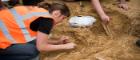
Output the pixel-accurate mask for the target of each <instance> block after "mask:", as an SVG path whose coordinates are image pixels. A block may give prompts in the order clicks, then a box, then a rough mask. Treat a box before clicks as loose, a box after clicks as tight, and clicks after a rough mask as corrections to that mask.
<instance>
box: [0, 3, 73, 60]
mask: <svg viewBox="0 0 140 60" xmlns="http://www.w3.org/2000/svg"><path fill="white" fill-rule="evenodd" d="M22 1H23V4H24V5H25V6H15V7H14V8H12V9H10V10H9V9H7V8H5V9H2V10H1V11H0V60H32V59H33V58H35V57H37V56H38V54H39V52H41V51H43V52H49V51H57V50H69V49H73V48H75V44H74V43H72V42H66V40H69V39H68V37H62V38H60V39H58V40H57V41H52V40H49V39H48V35H49V34H50V33H51V30H52V29H53V26H55V25H56V24H58V23H61V22H62V21H63V20H64V19H65V18H66V17H68V16H70V12H69V9H68V7H67V6H66V5H65V4H63V3H52V4H48V3H42V4H40V5H39V6H37V4H36V1H37V2H38V1H39V0H35V1H32V2H31V3H30V1H29V0H22ZM28 1H29V2H28ZM24 2H25V3H24ZM27 2H28V3H27ZM33 3H34V4H33Z"/></svg>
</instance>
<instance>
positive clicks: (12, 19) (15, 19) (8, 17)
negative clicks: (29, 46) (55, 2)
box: [0, 6, 50, 49]
mask: <svg viewBox="0 0 140 60" xmlns="http://www.w3.org/2000/svg"><path fill="white" fill-rule="evenodd" d="M38 17H50V14H49V12H48V11H47V10H45V9H43V8H38V7H35V8H29V7H25V6H16V7H14V8H12V9H3V10H0V48H1V49H5V48H7V47H9V46H10V45H11V44H16V43H26V42H29V41H32V40H34V39H35V38H36V32H35V31H32V30H31V29H30V24H31V22H33V21H34V20H36V19H37V18H38Z"/></svg>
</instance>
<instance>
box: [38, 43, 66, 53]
mask: <svg viewBox="0 0 140 60" xmlns="http://www.w3.org/2000/svg"><path fill="white" fill-rule="evenodd" d="M64 49H66V47H65V44H62V45H52V44H45V45H42V46H40V47H39V51H44V52H50V51H57V50H64Z"/></svg>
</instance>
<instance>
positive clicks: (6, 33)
mask: <svg viewBox="0 0 140 60" xmlns="http://www.w3.org/2000/svg"><path fill="white" fill-rule="evenodd" d="M0 29H1V30H2V32H3V34H4V35H5V37H6V38H8V39H9V40H10V41H11V42H12V43H16V41H15V40H14V38H13V37H12V36H11V35H10V33H9V31H8V30H7V28H6V25H5V24H4V23H3V22H2V20H0Z"/></svg>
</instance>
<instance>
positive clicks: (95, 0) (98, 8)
mask: <svg viewBox="0 0 140 60" xmlns="http://www.w3.org/2000/svg"><path fill="white" fill-rule="evenodd" d="M91 1H92V5H93V6H94V8H95V9H96V11H97V13H98V14H99V16H100V18H101V19H102V21H103V22H104V23H107V22H108V21H109V20H110V18H109V16H107V15H106V13H105V12H104V10H103V8H102V6H101V4H100V1H99V0H91Z"/></svg>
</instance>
